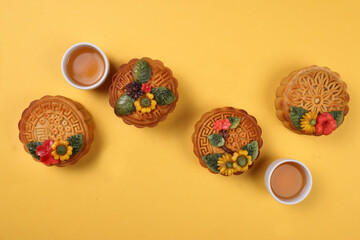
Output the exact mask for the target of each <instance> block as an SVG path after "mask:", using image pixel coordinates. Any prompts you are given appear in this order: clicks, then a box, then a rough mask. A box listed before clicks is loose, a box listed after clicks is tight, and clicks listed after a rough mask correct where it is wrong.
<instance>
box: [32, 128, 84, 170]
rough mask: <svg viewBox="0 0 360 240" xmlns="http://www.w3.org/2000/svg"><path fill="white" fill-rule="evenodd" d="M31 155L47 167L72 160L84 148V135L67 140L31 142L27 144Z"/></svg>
mask: <svg viewBox="0 0 360 240" xmlns="http://www.w3.org/2000/svg"><path fill="white" fill-rule="evenodd" d="M27 147H28V150H29V152H30V154H31V155H32V156H33V157H34V158H36V159H38V160H40V162H42V163H44V164H45V165H48V166H49V165H55V164H58V163H59V161H66V160H69V159H71V157H72V156H74V155H75V154H76V153H78V152H79V151H80V150H81V149H82V147H83V135H82V134H77V135H73V136H70V137H68V139H67V140H61V139H60V140H53V139H48V140H45V141H44V142H29V143H28V144H27Z"/></svg>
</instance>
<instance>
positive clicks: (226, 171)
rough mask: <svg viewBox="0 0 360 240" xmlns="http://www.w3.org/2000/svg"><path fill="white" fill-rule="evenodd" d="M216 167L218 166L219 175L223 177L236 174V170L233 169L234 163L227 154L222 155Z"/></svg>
mask: <svg viewBox="0 0 360 240" xmlns="http://www.w3.org/2000/svg"><path fill="white" fill-rule="evenodd" d="M217 165H218V166H219V172H220V174H223V175H225V176H230V175H232V174H233V173H234V172H236V169H235V168H234V167H235V166H234V165H236V162H235V161H234V160H233V157H232V156H231V155H230V154H228V153H226V154H224V155H223V156H222V157H221V158H219V161H218V162H217Z"/></svg>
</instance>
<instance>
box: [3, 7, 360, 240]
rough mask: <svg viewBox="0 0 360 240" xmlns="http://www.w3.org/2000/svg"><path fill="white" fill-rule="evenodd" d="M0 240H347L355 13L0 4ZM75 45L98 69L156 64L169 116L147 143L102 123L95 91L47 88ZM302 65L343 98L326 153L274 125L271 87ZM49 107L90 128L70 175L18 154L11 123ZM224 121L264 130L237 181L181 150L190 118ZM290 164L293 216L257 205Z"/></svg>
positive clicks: (355, 207)
mask: <svg viewBox="0 0 360 240" xmlns="http://www.w3.org/2000/svg"><path fill="white" fill-rule="evenodd" d="M0 2H1V5H0V18H1V25H0V35H1V36H0V46H1V49H0V53H1V54H0V57H1V59H0V110H1V120H0V125H1V139H0V146H1V161H0V191H1V192H0V193H1V197H0V239H1V240H12V239H20V240H23V239H36V240H42V239H62V240H63V239H359V238H360V228H359V222H358V220H359V214H360V207H359V202H360V199H359V196H360V185H359V182H360V174H359V169H360V157H359V151H358V149H359V145H360V141H359V135H360V125H359V124H360V118H359V117H360V115H359V110H360V106H359V98H358V96H359V93H360V92H359V91H360V81H359V80H360V72H359V64H360V60H359V59H360V47H359V44H360V24H359V23H360V14H359V8H360V3H359V1H356V0H354V1H325V0H324V1H313V0H311V1H297V2H296V1H275V0H272V1H235V0H234V1H203V2H200V1H176V2H174V1H165V0H164V1H156V0H151V1H143V2H137V1H115V0H114V1H106V0H103V1H99V0H97V1H89V0H83V1H74V0H71V1H67V0H65V1H51V0H42V1H25V0H24V1H15V0H0ZM81 41H88V42H91V43H94V44H96V45H98V46H99V47H100V48H102V49H103V50H104V51H105V53H106V54H107V55H108V57H109V59H110V61H111V64H112V67H113V68H116V67H118V66H119V65H120V64H123V63H126V62H127V61H128V60H130V59H131V58H133V57H142V56H148V57H152V58H155V59H160V60H162V61H163V62H164V63H165V65H166V66H168V67H170V68H171V69H172V70H173V73H174V75H175V76H176V78H177V79H178V80H179V92H180V100H179V102H178V105H177V108H176V109H175V111H174V112H173V113H172V114H170V115H169V118H168V119H167V121H166V122H163V123H161V124H160V125H158V127H156V128H152V129H137V128H135V127H133V126H128V125H126V124H124V123H123V122H122V120H121V119H119V118H117V117H116V116H115V115H114V114H113V110H112V109H111V108H110V106H109V104H108V94H107V91H106V90H107V89H106V86H105V87H102V88H100V89H97V90H89V91H84V90H78V89H75V88H73V87H71V86H70V85H69V84H68V83H67V82H66V81H65V80H64V78H63V77H62V75H61V71H60V61H61V58H62V55H63V53H64V52H65V51H66V49H67V48H68V47H70V46H71V45H73V44H75V43H77V42H81ZM311 64H318V65H321V66H328V67H330V68H331V69H332V70H334V71H337V72H339V73H340V74H341V76H342V78H343V79H344V80H345V81H346V83H347V84H348V86H349V94H350V97H351V101H350V112H349V115H348V116H347V118H346V120H345V122H344V124H343V125H342V126H341V127H340V129H338V130H337V131H336V132H334V133H333V134H331V135H330V136H328V137H319V138H316V137H308V136H300V135H297V134H295V133H292V132H290V131H289V130H287V129H286V128H285V127H284V126H283V125H282V124H281V123H280V122H279V121H278V120H277V118H276V116H275V110H274V106H273V102H274V98H275V90H276V88H277V86H278V85H279V83H280V80H281V79H282V78H283V77H285V76H287V74H288V73H289V72H291V71H292V70H295V69H298V68H301V67H305V66H308V65H311ZM46 94H50V95H56V94H60V95H64V96H66V97H70V98H72V99H74V100H77V101H79V102H81V103H83V104H84V105H85V107H86V108H87V109H88V110H89V111H90V112H91V113H92V114H93V118H94V121H95V123H96V126H97V128H96V132H95V141H94V145H93V147H92V149H91V151H90V153H89V154H88V155H87V156H86V157H84V158H83V159H82V160H81V161H80V162H78V163H77V164H76V165H74V166H70V167H66V168H57V167H52V168H48V167H45V166H43V165H42V164H39V163H36V162H35V161H33V160H32V159H31V157H30V156H29V155H28V154H27V153H25V151H24V149H23V146H22V144H21V143H20V141H19V140H18V129H17V123H18V121H19V119H20V116H21V113H22V111H23V109H25V108H26V107H27V106H28V104H29V103H30V101H32V100H34V99H38V98H40V97H42V96H43V95H46ZM227 105H231V106H234V107H237V108H244V109H246V110H247V111H248V112H249V113H250V114H252V115H254V116H255V117H256V118H257V119H258V121H259V124H260V126H261V127H262V129H263V139H264V147H263V148H262V150H261V157H260V159H259V160H258V161H257V163H256V164H255V167H254V168H252V169H251V170H250V171H249V172H248V173H246V174H244V175H242V176H235V177H229V178H226V177H222V176H220V175H213V174H210V173H209V172H208V171H207V170H206V169H204V168H202V167H201V166H200V165H199V163H198V160H197V158H196V157H195V155H194V154H193V152H192V142H191V134H192V133H193V127H194V124H195V123H196V121H198V119H200V117H201V115H202V114H203V113H204V112H206V111H208V110H211V109H212V108H215V107H221V106H227ZM281 157H291V158H295V159H298V160H300V161H302V162H304V163H305V164H306V165H307V166H308V167H309V168H310V170H311V172H312V174H313V180H314V185H313V189H312V191H311V193H310V195H309V197H308V198H307V199H306V200H305V201H303V202H302V203H300V204H298V205H295V206H285V205H282V204H280V203H278V202H276V201H275V200H274V199H272V197H271V196H270V195H269V194H268V192H267V191H266V190H265V187H264V184H263V177H264V173H265V169H266V167H267V165H268V164H270V163H271V162H272V161H274V160H275V159H277V158H281Z"/></svg>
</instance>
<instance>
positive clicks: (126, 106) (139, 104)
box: [114, 59, 176, 116]
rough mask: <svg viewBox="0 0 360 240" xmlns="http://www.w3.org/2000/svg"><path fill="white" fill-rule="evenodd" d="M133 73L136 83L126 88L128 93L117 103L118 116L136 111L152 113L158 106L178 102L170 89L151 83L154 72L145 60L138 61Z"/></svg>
mask: <svg viewBox="0 0 360 240" xmlns="http://www.w3.org/2000/svg"><path fill="white" fill-rule="evenodd" d="M132 73H133V74H132V75H133V78H134V81H133V82H130V83H129V84H127V85H126V86H125V90H126V92H125V93H124V94H123V95H122V96H120V97H119V99H118V100H117V101H116V103H115V106H114V110H115V114H116V115H118V116H125V115H129V114H132V113H133V112H135V111H137V112H140V113H150V112H151V111H153V110H154V109H155V108H156V107H157V106H164V105H169V104H171V103H173V102H174V101H175V100H176V97H175V95H174V93H173V92H172V91H171V90H170V89H169V88H167V87H163V86H154V85H155V84H154V82H152V83H150V82H149V81H150V79H151V74H152V70H151V66H150V65H149V63H148V62H147V61H146V60H145V59H140V60H139V61H137V63H136V64H135V66H134V67H133V71H132Z"/></svg>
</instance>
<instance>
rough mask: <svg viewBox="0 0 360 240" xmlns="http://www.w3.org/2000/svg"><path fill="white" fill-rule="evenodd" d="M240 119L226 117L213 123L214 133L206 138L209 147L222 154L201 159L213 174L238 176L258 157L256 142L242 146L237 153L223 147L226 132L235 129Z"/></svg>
mask: <svg viewBox="0 0 360 240" xmlns="http://www.w3.org/2000/svg"><path fill="white" fill-rule="evenodd" d="M240 121H241V119H240V118H237V117H228V118H226V119H219V120H217V121H215V122H214V123H213V129H214V130H215V133H212V134H210V135H209V136H208V140H209V142H210V144H211V145H213V146H214V147H218V148H220V149H222V151H224V153H213V154H208V155H205V156H203V157H202V160H203V161H204V162H205V164H206V165H207V167H208V168H209V169H210V170H211V171H212V172H215V173H220V174H222V175H224V176H231V175H233V174H235V175H238V174H241V173H243V172H245V171H247V170H248V169H249V167H250V166H251V165H252V164H253V162H254V160H255V159H256V158H257V157H258V155H259V146H258V142H257V141H256V140H254V141H252V142H250V143H248V144H246V145H244V146H242V147H241V150H239V151H236V152H234V151H232V150H230V149H228V148H227V147H225V144H226V139H227V136H228V131H230V130H231V129H236V128H237V127H238V125H239V124H240Z"/></svg>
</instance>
